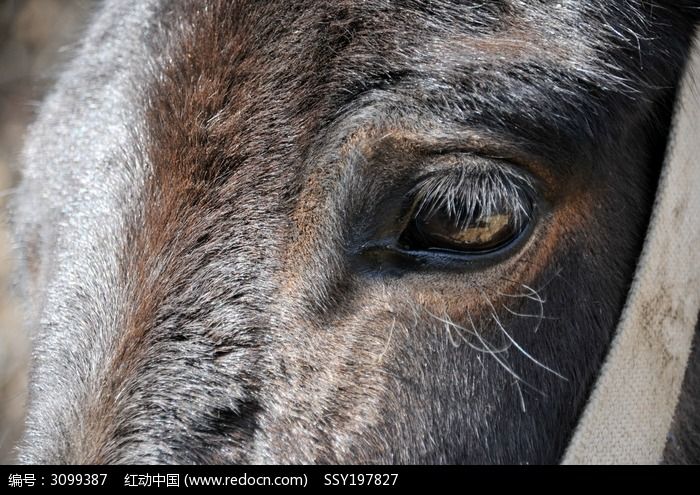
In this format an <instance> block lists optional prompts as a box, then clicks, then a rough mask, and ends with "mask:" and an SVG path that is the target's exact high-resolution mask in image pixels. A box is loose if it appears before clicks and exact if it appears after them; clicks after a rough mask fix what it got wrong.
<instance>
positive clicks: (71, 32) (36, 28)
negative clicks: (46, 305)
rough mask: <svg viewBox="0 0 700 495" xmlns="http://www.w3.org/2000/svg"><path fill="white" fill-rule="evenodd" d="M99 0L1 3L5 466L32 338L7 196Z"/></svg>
mask: <svg viewBox="0 0 700 495" xmlns="http://www.w3.org/2000/svg"><path fill="white" fill-rule="evenodd" d="M94 4H95V1H94V0H0V464H7V463H12V462H15V452H14V446H15V444H16V442H17V440H18V438H19V436H20V435H21V432H22V422H23V417H24V404H25V399H26V390H25V386H26V376H25V374H26V368H27V355H28V343H27V339H26V336H25V333H24V331H23V329H22V325H21V321H22V320H21V315H20V312H19V306H20V303H19V301H17V298H16V297H15V296H14V294H13V290H12V249H11V244H10V239H9V236H8V232H7V228H8V226H7V214H6V205H7V200H8V199H9V198H10V197H11V196H12V194H13V191H14V189H13V188H14V186H15V184H16V183H17V180H18V178H19V175H20V174H19V165H18V162H19V156H20V152H21V149H22V143H23V138H24V134H25V132H26V128H27V126H28V125H29V124H30V123H31V122H32V120H33V118H34V115H35V113H36V111H37V109H38V107H39V105H40V102H41V99H42V97H43V95H44V94H45V93H46V91H47V90H48V89H50V88H51V84H52V82H53V81H54V80H55V77H56V74H57V73H58V72H59V70H60V67H61V65H62V64H63V63H65V62H66V61H67V60H68V59H69V58H70V53H71V49H72V47H73V45H74V43H75V41H76V40H77V39H78V37H79V35H80V33H81V32H82V29H83V27H84V25H85V23H86V20H87V16H88V14H89V12H90V11H91V10H92V7H93V6H94Z"/></svg>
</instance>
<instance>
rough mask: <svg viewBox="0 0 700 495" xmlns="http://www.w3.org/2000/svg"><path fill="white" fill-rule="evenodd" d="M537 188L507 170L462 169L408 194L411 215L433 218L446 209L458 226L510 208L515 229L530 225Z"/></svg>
mask: <svg viewBox="0 0 700 495" xmlns="http://www.w3.org/2000/svg"><path fill="white" fill-rule="evenodd" d="M534 189H535V188H534V184H533V182H532V180H531V179H529V178H528V177H527V176H525V175H524V174H522V173H519V172H517V171H514V170H510V169H505V168H494V167H493V166H489V167H488V168H486V167H473V166H472V167H469V168H467V167H460V168H457V169H455V170H453V171H450V172H449V173H447V174H445V173H441V174H432V175H430V176H428V177H427V178H425V179H423V180H422V181H421V182H420V183H419V184H418V185H416V186H415V187H414V188H413V189H412V190H411V191H410V192H409V193H408V194H407V198H408V202H409V203H410V207H409V208H408V209H407V214H408V215H418V214H421V213H424V214H427V215H430V214H432V213H433V212H435V211H438V210H441V209H444V210H443V211H447V212H449V214H450V216H452V217H453V218H454V219H455V220H456V224H457V225H459V226H466V225H467V224H469V222H471V221H472V220H474V219H476V218H479V217H480V216H489V215H490V214H491V213H492V212H493V211H495V210H496V208H497V207H500V206H502V205H507V206H508V208H509V210H510V211H512V212H513V213H514V214H515V215H516V216H515V219H514V220H515V223H516V227H518V228H521V227H522V226H523V225H525V224H526V223H527V222H528V221H530V211H531V210H532V208H531V205H529V204H525V203H524V201H527V200H530V201H531V198H533V197H534Z"/></svg>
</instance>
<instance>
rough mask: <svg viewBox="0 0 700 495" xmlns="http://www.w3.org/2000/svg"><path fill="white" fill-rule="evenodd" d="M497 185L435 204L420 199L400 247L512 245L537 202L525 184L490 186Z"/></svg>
mask: <svg viewBox="0 0 700 495" xmlns="http://www.w3.org/2000/svg"><path fill="white" fill-rule="evenodd" d="M495 186H497V185H495V184H493V183H488V182H487V183H481V184H480V187H479V188H469V189H468V191H467V194H451V195H449V196H448V197H447V198H444V197H443V198H439V199H438V200H434V199H433V202H432V204H430V203H429V204H426V202H425V201H422V202H421V201H417V202H416V205H415V206H414V207H413V211H412V212H411V213H410V217H409V220H408V222H407V223H406V226H405V228H404V230H403V232H402V233H401V235H400V236H399V241H398V244H399V247H400V248H401V249H402V250H405V251H411V252H426V251H432V252H443V253H446V254H456V255H481V254H487V253H491V252H494V251H497V250H500V249H502V248H504V247H506V246H508V245H509V244H511V243H512V242H513V241H515V240H516V239H517V238H518V237H520V235H521V234H522V233H523V232H524V230H525V228H526V227H527V225H528V223H529V221H530V219H531V213H532V202H531V200H530V197H529V195H528V194H527V192H526V191H525V190H524V189H523V188H518V187H512V188H507V189H506V190H502V189H501V190H497V191H494V190H489V189H490V188H492V187H495ZM500 186H501V187H502V183H501V184H500ZM484 188H486V189H484ZM475 189H476V190H475Z"/></svg>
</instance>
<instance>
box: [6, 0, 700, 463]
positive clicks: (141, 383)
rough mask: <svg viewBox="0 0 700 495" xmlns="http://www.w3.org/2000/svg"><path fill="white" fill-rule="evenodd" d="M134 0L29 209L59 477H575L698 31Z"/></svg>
mask: <svg viewBox="0 0 700 495" xmlns="http://www.w3.org/2000/svg"><path fill="white" fill-rule="evenodd" d="M663 4H664V5H656V3H654V5H652V4H651V3H647V2H636V1H635V2H629V1H627V2H617V1H608V2H567V1H560V2H544V1H542V2H527V3H525V2H519V1H513V0H503V1H492V2H471V1H465V2H448V1H440V2H422V1H412V2H390V1H380V2H351V1H340V2H335V1H334V2H301V1H300V2H287V1H285V2H272V1H270V2H243V1H236V2H228V1H213V0H212V1H207V2H184V1H178V2H165V1H157V0H150V1H145V2H144V1H139V2H136V1H128V2H127V1H118V2H117V1H113V2H106V4H105V5H104V7H103V8H102V10H101V11H100V12H99V13H98V14H97V15H96V16H95V18H94V19H93V22H92V25H91V27H90V29H89V30H88V32H87V34H86V36H85V37H84V40H83V42H82V44H81V46H80V48H79V50H78V53H77V55H76V58H75V60H74V61H73V63H71V64H70V65H69V66H68V67H67V68H66V70H65V71H64V73H63V74H62V76H61V77H60V79H59V81H58V84H57V87H56V89H55V91H54V92H53V94H52V95H50V96H49V98H48V99H47V100H46V102H45V103H44V105H43V108H42V110H41V113H40V116H39V118H38V121H37V122H36V124H35V125H34V127H33V129H32V132H31V135H30V138H29V141H28V145H27V148H26V153H25V170H24V177H23V182H22V185H21V191H20V193H19V194H18V196H19V199H18V200H17V202H16V203H15V225H16V228H15V230H16V237H17V241H18V245H19V247H20V251H21V266H20V268H21V287H22V289H23V291H24V295H25V299H26V301H27V314H28V322H29V327H30V331H31V333H32V338H33V342H34V349H35V350H34V365H33V371H32V378H31V396H30V412H29V420H28V430H27V434H26V438H25V442H24V448H23V459H24V460H25V461H30V462H56V461H62V462H182V463H185V462H556V461H557V460H558V459H559V458H560V456H561V454H562V452H563V449H564V448H565V446H566V442H567V440H568V438H569V437H570V435H571V432H572V428H573V426H574V425H575V423H576V421H577V418H578V415H579V413H580V411H581V409H582V406H583V404H584V403H585V400H586V397H587V393H588V390H589V387H590V385H591V383H592V381H593V379H594V378H595V376H596V373H597V370H598V368H599V366H600V364H601V361H602V358H603V356H604V354H605V351H606V348H607V346H608V343H609V341H610V338H611V335H612V332H613V330H614V328H615V325H616V322H617V319H618V317H619V313H620V310H621V307H622V304H623V303H624V301H625V298H626V292H627V288H628V285H629V283H630V281H631V278H632V275H633V271H634V266H635V262H636V258H637V256H638V254H639V250H640V247H641V243H642V240H643V235H644V231H645V228H646V222H647V219H648V214H649V212H650V209H651V203H652V198H653V193H654V186H655V180H656V177H657V174H658V171H659V169H660V166H661V159H662V157H663V152H664V144H665V141H666V133H667V130H668V122H669V119H670V112H671V106H672V102H673V96H674V91H675V89H674V88H675V86H676V83H677V80H678V77H679V74H680V71H681V69H682V66H683V61H684V59H685V57H686V53H687V48H688V45H689V38H690V35H691V31H692V18H691V16H690V15H689V11H686V9H685V7H683V6H682V5H681V4H680V3H671V2H663Z"/></svg>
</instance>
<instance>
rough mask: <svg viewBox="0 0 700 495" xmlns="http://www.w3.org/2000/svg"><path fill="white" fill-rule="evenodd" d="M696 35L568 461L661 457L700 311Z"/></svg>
mask: <svg viewBox="0 0 700 495" xmlns="http://www.w3.org/2000/svg"><path fill="white" fill-rule="evenodd" d="M695 41H696V42H695V44H694V46H693V49H692V52H691V58H690V60H689V63H688V66H687V69H686V73H685V76H684V78H683V80H682V83H681V89H680V93H679V97H678V101H677V103H676V109H675V116H674V121H673V122H674V123H673V127H672V132H671V135H670V138H669V139H670V140H669V146H668V149H667V155H666V163H665V165H664V169H663V171H662V175H661V180H660V183H659V190H658V192H657V197H656V202H655V204H654V211H653V213H652V217H651V221H650V224H649V231H648V232H647V237H646V240H645V243H644V248H643V250H642V255H641V257H640V262H639V265H638V267H637V272H636V274H635V278H634V282H633V284H632V288H631V290H630V295H629V298H628V300H627V304H626V306H625V308H624V310H623V313H622V317H621V319H620V323H619V326H618V328H617V331H616V334H615V338H614V340H613V342H612V345H611V348H610V351H609V353H608V356H607V358H606V361H605V364H604V365H603V368H602V370H601V374H600V376H599V377H598V381H597V383H596V385H595V388H594V389H593V392H592V393H591V396H590V398H589V401H588V404H587V405H586V409H585V411H584V413H583V416H582V417H581V421H580V422H579V424H578V426H577V429H576V431H575V433H574V436H573V439H572V441H571V443H570V444H569V447H568V450H567V452H566V454H565V456H564V459H563V463H564V464H621V463H622V464H655V463H658V462H659V461H661V457H662V454H663V450H664V446H665V444H666V438H667V434H668V431H669V429H670V427H671V422H672V419H673V414H674V411H675V408H676V404H677V403H678V397H679V394H680V388H681V383H682V381H683V375H684V373H685V369H686V365H687V362H688V356H689V354H690V347H691V342H692V338H693V331H694V328H695V322H696V319H697V317H698V311H699V310H700V85H698V81H697V80H696V78H697V77H700V36H696V40H695Z"/></svg>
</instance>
